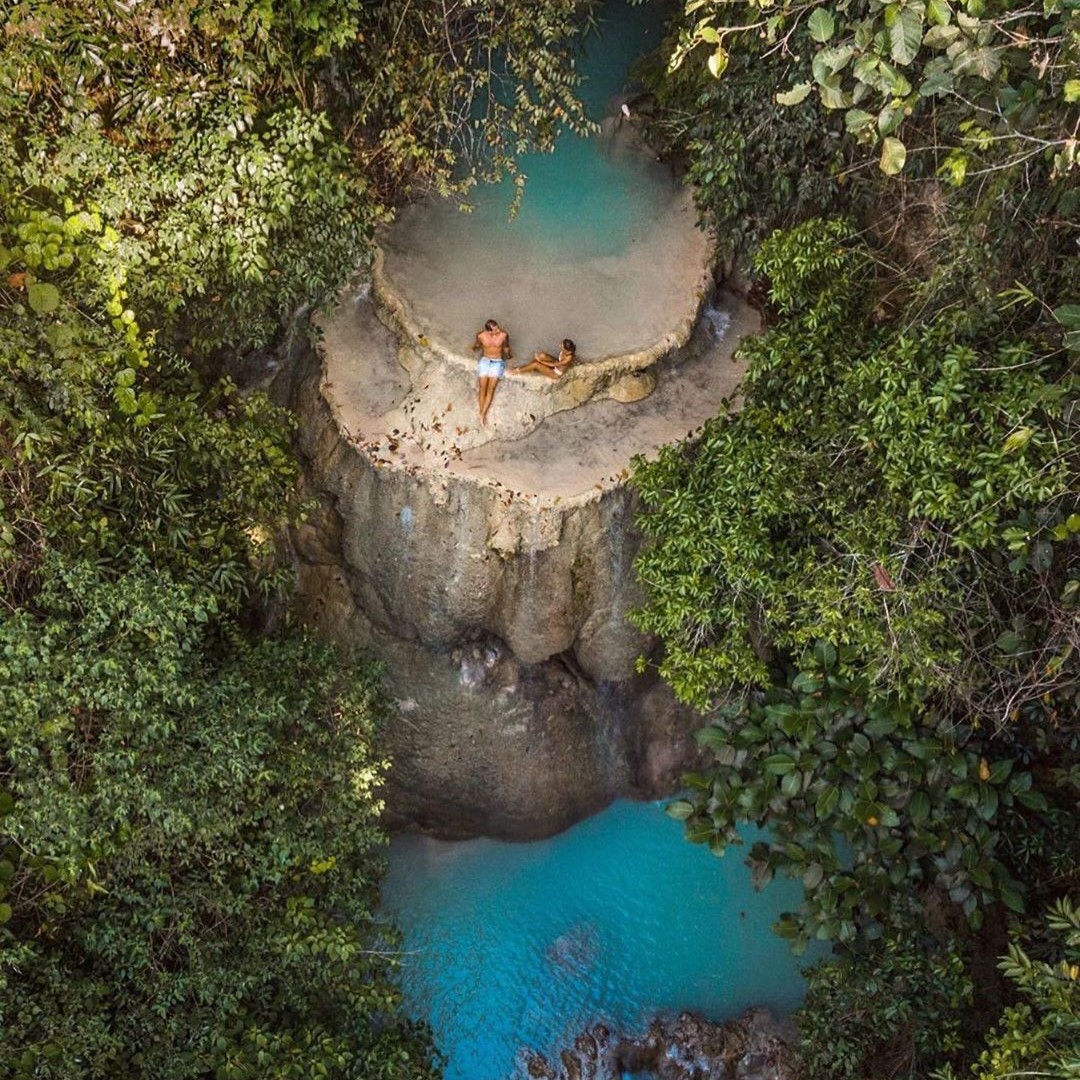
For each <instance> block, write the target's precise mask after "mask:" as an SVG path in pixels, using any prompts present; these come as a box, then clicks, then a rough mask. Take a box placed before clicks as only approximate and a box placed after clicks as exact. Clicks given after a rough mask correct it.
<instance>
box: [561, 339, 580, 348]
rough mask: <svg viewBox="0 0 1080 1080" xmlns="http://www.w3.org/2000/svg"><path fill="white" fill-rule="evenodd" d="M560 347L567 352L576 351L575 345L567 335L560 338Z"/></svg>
mask: <svg viewBox="0 0 1080 1080" xmlns="http://www.w3.org/2000/svg"><path fill="white" fill-rule="evenodd" d="M562 347H563V348H564V349H565V350H566V351H567V352H577V346H576V345H575V344H574V343H573V342H572V341H571V340H570V339H569V338H568V337H564V338H563V339H562Z"/></svg>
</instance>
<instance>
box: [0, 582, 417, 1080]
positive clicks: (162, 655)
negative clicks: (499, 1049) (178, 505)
mask: <svg viewBox="0 0 1080 1080" xmlns="http://www.w3.org/2000/svg"><path fill="white" fill-rule="evenodd" d="M214 603H215V597H214V594H213V593H212V592H209V591H207V590H205V589H199V588H197V587H194V586H191V585H180V584H176V583H174V582H173V581H172V580H171V579H170V578H169V576H168V575H166V574H160V573H159V574H152V573H149V572H148V571H147V569H146V568H145V567H143V566H138V565H137V566H136V567H135V568H133V569H132V570H131V571H130V572H129V573H126V574H124V575H123V576H121V577H119V578H118V579H116V580H115V581H109V580H106V579H104V578H103V577H102V576H101V575H100V574H99V573H98V571H97V570H96V569H95V568H93V567H91V566H90V565H89V564H87V563H80V564H76V565H71V566H68V565H63V564H55V565H50V567H49V573H48V574H47V584H46V586H45V588H44V589H43V590H42V591H41V592H40V593H39V594H38V597H37V608H38V611H39V612H40V615H38V616H31V615H28V614H22V613H20V614H13V615H7V616H4V617H2V619H0V718H2V719H0V789H2V790H3V792H4V793H5V796H4V797H5V799H6V803H5V806H6V813H5V815H4V816H3V817H0V851H2V853H3V861H2V862H0V878H2V879H3V882H4V884H3V888H4V890H5V893H6V895H5V896H4V897H3V898H2V899H3V901H4V904H5V905H6V906H5V911H4V914H5V915H7V918H6V919H4V920H3V926H0V1042H2V1043H3V1045H4V1064H3V1067H2V1069H0V1072H2V1073H3V1075H4V1076H12V1077H20V1076H27V1077H29V1076H34V1077H49V1078H60V1077H63V1078H65V1080H67V1078H76V1077H87V1078H89V1077H104V1076H127V1077H147V1078H151V1077H152V1078H153V1080H166V1078H168V1077H178V1078H179V1077H185V1078H187V1077H192V1076H203V1075H215V1076H218V1077H223V1078H230V1080H241V1078H248V1077H250V1078H255V1077H268V1076H273V1077H278V1078H282V1080H284V1078H297V1080H299V1078H301V1077H303V1078H307V1077H310V1076H325V1077H342V1078H345V1077H354V1078H357V1080H361V1078H362V1080H370V1078H374V1077H384V1078H391V1077H400V1078H406V1077H407V1078H410V1080H411V1078H417V1077H423V1076H429V1075H434V1073H433V1071H432V1069H431V1067H430V1064H429V1050H428V1048H427V1045H426V1043H425V1041H424V1038H423V1037H422V1033H421V1032H419V1031H417V1030H414V1029H413V1028H412V1027H411V1026H410V1025H409V1024H407V1023H405V1022H403V1021H402V1020H401V1019H399V1018H398V1016H397V1012H396V1010H397V1005H398V993H397V991H396V989H395V988H394V985H393V980H392V976H393V972H394V969H395V965H396V960H395V955H394V944H395V942H394V938H393V935H392V932H391V931H390V930H389V928H388V927H386V926H385V925H384V924H382V923H381V922H379V921H377V920H375V918H374V911H375V904H376V902H377V891H376V882H377V879H378V874H379V870H380V859H379V857H378V855H377V850H378V848H379V846H380V845H381V844H382V843H383V836H382V834H381V832H380V830H379V827H378V813H379V809H380V804H379V802H378V800H377V798H376V796H375V794H374V789H375V785H376V784H377V783H378V781H379V778H380V776H381V774H382V771H383V768H384V763H383V762H382V761H381V760H380V759H379V758H378V756H377V755H376V753H375V752H374V751H373V750H372V746H371V740H372V736H373V730H374V721H375V717H376V715H377V703H376V699H375V696H374V693H373V690H372V684H371V682H370V679H369V678H368V677H367V676H365V675H364V673H363V672H362V671H361V672H360V673H359V675H358V677H344V676H343V674H342V673H341V670H340V667H339V664H338V661H337V659H336V658H335V657H334V656H333V654H331V653H330V652H329V651H328V650H326V649H324V648H321V647H317V646H315V645H313V644H311V643H309V642H307V641H304V640H302V639H296V638H294V639H292V640H288V641H278V640H273V639H263V640H261V641H258V642H249V641H247V640H245V638H244V637H243V636H242V635H239V634H237V633H235V632H231V631H228V629H227V628H225V627H222V626H220V624H218V622H217V620H214V619H211V618H208V612H209V611H211V610H212V609H213V606H214ZM223 631H224V636H223Z"/></svg>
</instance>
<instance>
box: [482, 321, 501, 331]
mask: <svg viewBox="0 0 1080 1080" xmlns="http://www.w3.org/2000/svg"><path fill="white" fill-rule="evenodd" d="M484 329H485V330H498V329H499V323H498V321H497V320H496V319H488V321H487V322H486V323H484Z"/></svg>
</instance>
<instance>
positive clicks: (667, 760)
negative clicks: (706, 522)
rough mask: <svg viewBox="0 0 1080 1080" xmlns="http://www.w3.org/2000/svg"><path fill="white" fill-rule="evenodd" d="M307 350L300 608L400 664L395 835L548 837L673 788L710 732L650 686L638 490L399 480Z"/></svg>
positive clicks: (395, 666) (298, 541)
mask: <svg viewBox="0 0 1080 1080" xmlns="http://www.w3.org/2000/svg"><path fill="white" fill-rule="evenodd" d="M324 390H325V372H324V370H323V362H322V359H321V357H320V356H319V355H318V354H317V353H310V354H308V355H307V356H306V357H305V358H304V359H303V360H302V361H301V362H300V364H299V365H298V367H297V368H295V369H294V370H293V372H292V386H291V388H288V396H289V397H290V399H291V404H292V406H293V408H294V410H295V411H296V413H297V414H298V430H299V438H300V443H301V451H302V454H303V456H304V457H305V459H306V461H307V465H308V469H307V472H308V477H309V483H310V487H311V493H312V494H314V495H316V496H317V497H318V498H319V500H320V505H321V510H320V511H319V512H318V513H316V514H315V515H313V516H312V517H311V518H310V519H309V521H308V523H307V524H306V525H304V526H303V527H301V528H300V529H299V530H297V532H296V534H295V537H294V549H295V554H296V560H297V566H298V571H299V584H298V592H297V598H296V606H297V608H298V610H299V613H300V615H301V617H303V618H304V619H306V620H307V621H308V622H309V623H311V624H312V625H314V626H316V627H318V628H319V629H320V630H321V631H322V632H323V633H324V634H325V635H326V636H328V637H330V638H332V639H334V640H337V641H339V642H342V643H349V644H352V645H356V646H359V647H361V648H366V649H368V650H369V651H370V652H372V653H373V654H374V655H375V656H376V657H377V658H379V659H381V660H383V661H384V662H385V665H386V673H387V682H388V686H389V690H390V693H391V694H392V695H393V697H394V698H395V699H396V701H397V706H398V709H397V717H396V719H395V720H394V721H393V722H392V724H391V725H390V728H389V731H388V732H387V733H386V734H387V742H388V749H389V753H390V756H391V758H392V760H393V769H392V772H391V777H390V781H389V784H388V789H387V808H388V812H389V816H390V822H391V824H398V825H402V826H411V827H416V828H420V829H423V830H424V831H427V832H430V833H432V834H434V835H438V836H442V837H448V838H458V837H466V836H473V835H487V836H493V837H500V838H507V839H532V838H537V837H542V836H546V835H550V834H552V833H555V832H558V831H560V830H561V829H563V828H566V827H567V826H569V825H571V824H573V823H574V822H576V821H578V820H581V819H582V818H584V817H586V816H588V815H589V814H592V813H594V812H596V811H598V810H599V809H601V808H602V807H603V806H605V805H606V804H607V803H608V802H610V801H611V800H612V799H613V798H616V797H618V796H622V795H628V796H634V797H643V798H658V797H661V796H663V795H667V794H669V793H671V791H672V790H673V789H674V787H675V785H676V784H677V782H678V777H679V775H680V773H681V772H682V771H684V770H685V768H686V767H688V765H690V764H691V763H692V762H693V760H694V757H695V754H696V748H695V744H694V741H693V739H692V732H693V730H694V728H695V727H697V726H698V725H699V724H700V719H699V718H698V717H696V716H695V715H693V714H692V713H690V712H688V711H687V710H684V709H682V708H680V707H678V706H677V705H676V703H675V701H674V698H673V696H672V695H671V693H670V691H669V690H668V689H667V688H666V686H664V685H663V684H661V683H660V682H659V681H658V680H656V679H655V678H654V677H652V676H639V675H637V674H635V660H636V658H637V657H638V656H639V655H641V654H642V653H644V652H647V651H648V650H649V648H650V644H651V643H650V642H649V641H648V640H646V639H645V638H644V637H643V636H642V635H641V634H640V633H638V632H637V631H636V630H635V629H634V628H633V627H632V626H631V625H630V623H629V622H628V620H627V618H626V614H627V612H628V611H629V610H631V609H632V608H634V607H635V606H637V605H638V604H639V603H640V602H641V599H642V597H641V594H640V592H639V587H638V585H637V583H636V581H635V577H634V574H633V571H632V567H631V564H632V560H633V557H634V555H635V553H636V551H637V547H638V544H639V538H638V537H637V535H636V534H635V532H634V530H633V503H632V495H631V493H630V492H629V490H628V489H627V488H626V487H624V486H615V487H611V488H607V489H605V490H603V491H595V492H593V493H592V495H591V497H589V498H587V499H582V498H578V499H567V500H565V501H562V502H560V501H559V500H557V499H556V500H550V499H548V500H543V501H541V500H538V499H533V500H530V499H528V498H523V497H521V495H520V493H513V492H507V491H505V490H503V489H502V488H500V487H499V486H498V485H493V484H490V483H480V482H477V481H476V480H474V479H472V478H468V477H463V476H460V475H454V474H452V473H450V474H448V475H443V476H439V475H436V474H433V473H432V472H431V471H430V470H417V471H413V470H409V469H403V468H394V467H385V466H383V465H382V464H381V463H380V461H379V460H378V458H377V457H373V456H372V454H371V453H369V452H365V450H364V449H363V447H362V446H360V445H358V444H357V442H356V441H355V440H350V439H349V438H347V437H346V436H345V435H344V434H343V432H342V430H341V428H340V427H339V424H338V422H337V418H336V417H335V416H334V415H333V413H332V410H331V406H330V404H328V402H327V398H326V395H325V393H324Z"/></svg>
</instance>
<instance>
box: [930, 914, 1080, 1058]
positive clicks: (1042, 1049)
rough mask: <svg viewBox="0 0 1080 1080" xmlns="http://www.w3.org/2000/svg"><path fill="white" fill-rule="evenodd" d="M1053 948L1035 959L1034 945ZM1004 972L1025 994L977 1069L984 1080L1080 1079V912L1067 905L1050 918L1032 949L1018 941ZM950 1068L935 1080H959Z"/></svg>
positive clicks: (1006, 1015) (1000, 1023)
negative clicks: (1044, 956) (1025, 1078)
mask: <svg viewBox="0 0 1080 1080" xmlns="http://www.w3.org/2000/svg"><path fill="white" fill-rule="evenodd" d="M1044 942H1045V943H1046V945H1048V951H1049V954H1050V959H1047V960H1041V959H1032V957H1031V956H1030V955H1029V950H1030V947H1031V945H1036V946H1039V947H1042V946H1043V943H1044ZM1000 967H1001V970H1002V971H1003V972H1004V973H1005V975H1006V977H1007V978H1008V979H1009V981H1010V982H1011V983H1012V984H1014V986H1015V987H1016V989H1017V990H1018V991H1019V993H1020V1001H1019V1002H1018V1003H1017V1004H1014V1005H1010V1006H1009V1007H1008V1008H1006V1009H1005V1011H1004V1012H1003V1013H1002V1015H1001V1018H1000V1020H999V1021H998V1024H997V1026H996V1028H995V1030H994V1031H993V1032H991V1033H990V1034H989V1035H988V1036H987V1039H986V1049H984V1050H983V1051H982V1053H981V1054H980V1055H979V1057H978V1059H977V1060H976V1061H975V1062H974V1063H973V1064H972V1066H971V1069H970V1072H971V1074H972V1075H973V1076H975V1077H977V1078H978V1080H1007V1078H1009V1077H1014V1076H1047V1077H1054V1078H1056V1080H1067V1078H1069V1077H1075V1076H1080V909H1078V908H1077V906H1076V903H1075V901H1072V900H1069V899H1061V900H1059V901H1057V902H1056V903H1055V904H1053V905H1052V906H1051V907H1050V908H1049V910H1048V911H1047V912H1046V913H1045V915H1044V917H1043V920H1042V925H1041V926H1040V927H1039V928H1038V929H1037V931H1036V932H1035V933H1034V935H1033V936H1032V938H1031V940H1030V941H1029V942H1028V944H1027V946H1025V944H1024V943H1023V942H1021V941H1020V940H1019V939H1017V938H1015V937H1014V940H1013V942H1012V943H1011V944H1010V945H1009V951H1008V955H1006V956H1005V957H1003V958H1002V961H1001V964H1000ZM956 1077H957V1073H956V1072H955V1071H954V1070H953V1069H952V1068H951V1067H946V1068H944V1069H942V1070H941V1071H940V1072H938V1073H936V1074H935V1080H956Z"/></svg>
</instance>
